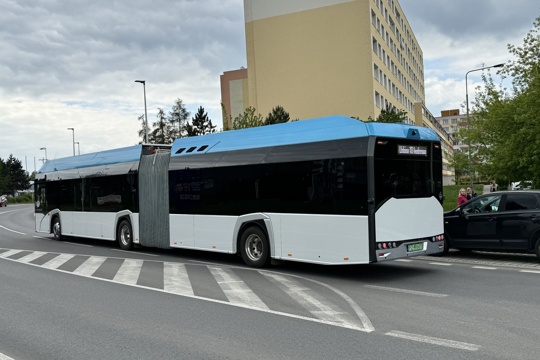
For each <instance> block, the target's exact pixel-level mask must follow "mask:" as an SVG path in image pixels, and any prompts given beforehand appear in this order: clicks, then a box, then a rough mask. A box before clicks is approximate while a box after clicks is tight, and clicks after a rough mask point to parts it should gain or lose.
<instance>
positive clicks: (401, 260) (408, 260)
mask: <svg viewBox="0 0 540 360" xmlns="http://www.w3.org/2000/svg"><path fill="white" fill-rule="evenodd" d="M394 261H399V262H412V260H411V259H395V260H394Z"/></svg>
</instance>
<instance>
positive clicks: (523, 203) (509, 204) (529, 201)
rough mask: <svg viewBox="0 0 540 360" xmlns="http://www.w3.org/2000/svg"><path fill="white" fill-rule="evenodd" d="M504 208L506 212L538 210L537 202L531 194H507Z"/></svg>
mask: <svg viewBox="0 0 540 360" xmlns="http://www.w3.org/2000/svg"><path fill="white" fill-rule="evenodd" d="M504 208H505V210H506V211H513V210H533V209H537V208H538V201H537V199H536V196H535V195H532V194H509V195H508V196H507V197H506V205H505V207H504Z"/></svg>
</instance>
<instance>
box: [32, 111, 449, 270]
mask: <svg viewBox="0 0 540 360" xmlns="http://www.w3.org/2000/svg"><path fill="white" fill-rule="evenodd" d="M35 196H36V204H35V223H36V231H37V232H41V233H52V234H53V235H54V237H55V238H58V239H61V238H62V237H64V236H76V237H85V238H94V239H103V240H110V241H117V242H118V243H119V245H120V247H121V248H123V249H130V248H132V247H133V245H134V244H139V245H141V246H149V247H158V248H185V249H196V250H204V251H214V252H222V253H229V254H238V255H241V256H242V258H243V260H244V261H245V263H246V264H247V265H249V266H253V267H262V266H265V265H267V264H269V262H270V261H271V260H292V261H298V262H308V263H316V264H327V265H337V264H366V263H371V262H379V261H386V260H391V259H399V258H405V257H410V256H415V255H426V254H435V253H439V252H442V250H443V232H444V231H443V209H442V206H441V202H442V153H441V146H440V140H439V138H438V137H437V135H436V133H435V132H434V131H432V130H430V129H427V128H423V127H417V126H410V125H404V124H384V123H376V122H370V123H364V122H362V121H358V120H355V119H351V118H348V117H343V116H330V117H325V118H318V119H311V120H301V121H296V122H290V123H285V124H277V125H270V126H262V127H257V128H249V129H244V130H235V131H227V132H221V133H214V134H208V135H203V136H198V137H190V138H181V139H177V140H175V141H174V143H173V144H172V146H170V145H169V146H167V145H135V146H131V147H126V148H121V149H116V150H109V151H102V152H98V153H93V154H85V155H80V156H73V157H67V158H62V159H56V160H49V161H47V162H46V163H45V164H44V165H43V167H42V168H41V170H40V171H39V173H38V174H37V176H36V181H35Z"/></svg>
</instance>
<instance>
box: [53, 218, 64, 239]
mask: <svg viewBox="0 0 540 360" xmlns="http://www.w3.org/2000/svg"><path fill="white" fill-rule="evenodd" d="M52 234H53V236H54V238H55V239H56V240H62V226H61V224H60V217H59V216H55V217H54V219H53V224H52Z"/></svg>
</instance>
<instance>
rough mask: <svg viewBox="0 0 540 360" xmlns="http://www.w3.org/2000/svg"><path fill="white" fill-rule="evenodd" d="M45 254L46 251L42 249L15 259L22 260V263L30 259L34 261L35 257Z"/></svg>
mask: <svg viewBox="0 0 540 360" xmlns="http://www.w3.org/2000/svg"><path fill="white" fill-rule="evenodd" d="M45 254H46V252H43V251H34V252H33V253H31V254H28V255H26V256H23V257H22V258H20V259H18V260H17V261H19V262H22V263H29V262H30V261H34V260H36V259H37V258H40V257H42V256H43V255H45Z"/></svg>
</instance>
